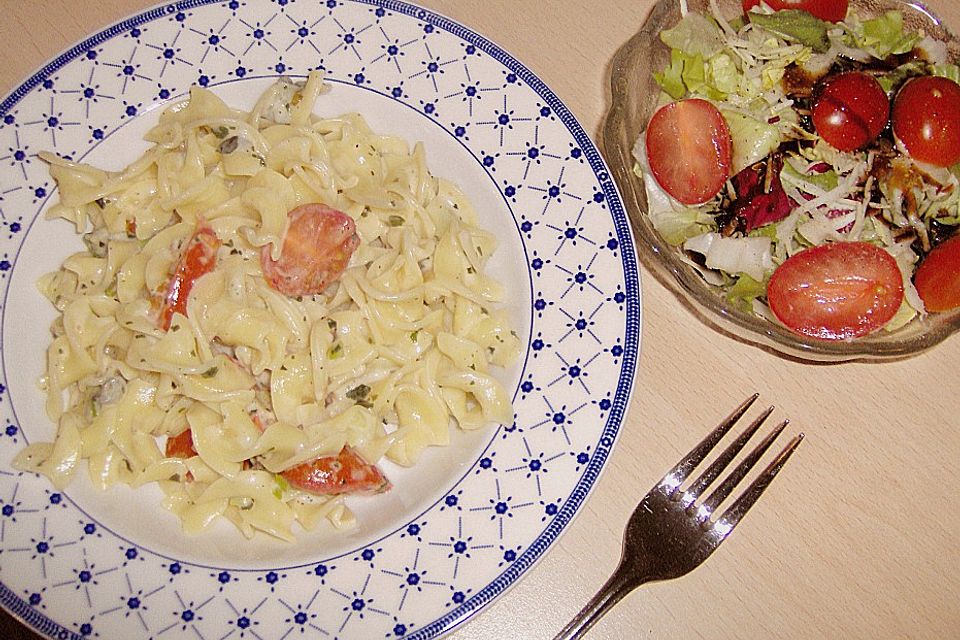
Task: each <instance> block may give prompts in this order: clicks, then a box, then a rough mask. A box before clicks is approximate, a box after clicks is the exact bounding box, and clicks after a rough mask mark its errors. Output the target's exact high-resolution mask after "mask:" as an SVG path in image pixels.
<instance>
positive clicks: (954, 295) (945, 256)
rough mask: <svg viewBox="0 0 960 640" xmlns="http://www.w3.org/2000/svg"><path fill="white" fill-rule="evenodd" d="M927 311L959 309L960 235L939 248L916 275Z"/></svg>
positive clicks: (923, 263) (915, 281)
mask: <svg viewBox="0 0 960 640" xmlns="http://www.w3.org/2000/svg"><path fill="white" fill-rule="evenodd" d="M913 284H914V286H916V287H917V293H919V294H920V298H921V299H922V300H923V306H925V307H926V308H927V311H949V310H950V309H956V308H957V307H960V235H958V236H953V237H952V238H950V239H948V240H946V241H944V242H942V243H941V244H939V245H937V246H936V247H935V248H934V249H933V251H931V252H930V253H928V254H927V257H926V258H924V260H923V262H921V263H920V266H919V267H917V272H916V273H915V274H914V276H913Z"/></svg>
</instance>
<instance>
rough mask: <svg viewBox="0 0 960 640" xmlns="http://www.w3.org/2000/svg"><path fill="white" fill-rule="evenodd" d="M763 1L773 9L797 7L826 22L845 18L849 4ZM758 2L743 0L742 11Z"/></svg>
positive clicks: (816, 0)
mask: <svg viewBox="0 0 960 640" xmlns="http://www.w3.org/2000/svg"><path fill="white" fill-rule="evenodd" d="M765 2H766V3H767V6H769V7H770V8H771V9H773V10H774V11H782V10H783V9H798V10H800V11H806V12H807V13H809V14H811V15H813V16H815V17H817V18H820V19H821V20H826V21H828V22H840V21H841V20H843V19H844V18H846V17H847V8H848V7H849V5H850V2H849V0H765ZM759 4H760V0H743V11H744V13H746V12H747V11H750V9H752V8H754V7H756V6H758V5H759Z"/></svg>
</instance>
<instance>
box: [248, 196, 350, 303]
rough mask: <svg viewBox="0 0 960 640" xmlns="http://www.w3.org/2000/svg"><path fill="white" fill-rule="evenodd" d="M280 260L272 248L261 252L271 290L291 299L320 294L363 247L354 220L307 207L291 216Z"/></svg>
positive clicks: (319, 207) (324, 208)
mask: <svg viewBox="0 0 960 640" xmlns="http://www.w3.org/2000/svg"><path fill="white" fill-rule="evenodd" d="M288 215H289V218H290V223H289V225H288V226H287V235H286V237H285V238H284V240H283V247H282V249H281V251H280V259H279V260H276V261H274V260H273V258H271V257H270V245H267V246H265V247H263V249H262V250H261V252H260V266H261V267H263V275H264V277H265V278H266V279H267V282H268V283H269V284H270V286H271V287H273V288H274V289H276V290H277V291H279V292H280V293H283V294H285V295H288V296H310V295H313V294H315V293H320V292H321V291H323V290H324V289H326V288H327V286H329V285H330V283H332V282H333V281H335V280H336V279H337V278H339V277H340V274H342V273H343V270H344V269H346V268H347V263H348V262H350V256H351V255H353V252H354V251H355V250H356V248H357V247H358V246H359V245H360V237H359V236H357V231H356V225H354V222H353V218H351V217H350V216H348V215H347V214H345V213H342V212H340V211H337V210H336V209H331V208H330V207H327V206H326V205H322V204H305V205H301V206H299V207H297V208H296V209H294V210H293V211H291V212H290V213H289V214H288Z"/></svg>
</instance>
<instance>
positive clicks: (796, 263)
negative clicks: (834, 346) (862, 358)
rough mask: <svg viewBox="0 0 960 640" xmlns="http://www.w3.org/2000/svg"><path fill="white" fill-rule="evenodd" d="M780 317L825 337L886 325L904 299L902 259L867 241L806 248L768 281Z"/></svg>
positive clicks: (805, 331) (795, 327) (802, 330)
mask: <svg viewBox="0 0 960 640" xmlns="http://www.w3.org/2000/svg"><path fill="white" fill-rule="evenodd" d="M767 301H768V302H769V304H770V309H771V311H773V313H774V315H775V316H776V317H777V318H779V320H780V321H781V322H782V323H783V324H785V325H786V326H787V327H789V328H790V329H791V330H793V331H795V332H796V333H799V334H801V335H805V336H810V337H812V338H821V339H824V340H847V339H850V338H858V337H860V336H864V335H866V334H868V333H870V332H871V331H875V330H876V329H879V328H880V327H882V326H883V325H885V324H886V323H887V322H888V321H889V320H890V319H891V318H893V316H894V315H895V314H896V313H897V310H898V309H899V308H900V304H901V302H902V301H903V278H902V276H901V275H900V269H899V267H897V261H896V260H894V258H893V256H891V255H890V254H889V253H888V252H886V251H885V250H883V249H881V248H880V247H877V246H874V245H872V244H868V243H866V242H834V243H830V244H823V245H820V246H818V247H812V248H810V249H805V250H803V251H801V252H800V253H797V254H795V255H793V256H791V257H790V258H788V259H787V260H786V261H785V262H784V263H783V264H781V265H780V266H779V267H778V268H777V269H776V271H774V272H773V276H771V278H770V282H769V284H768V285H767Z"/></svg>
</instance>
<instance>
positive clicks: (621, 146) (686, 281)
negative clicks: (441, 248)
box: [600, 0, 960, 363]
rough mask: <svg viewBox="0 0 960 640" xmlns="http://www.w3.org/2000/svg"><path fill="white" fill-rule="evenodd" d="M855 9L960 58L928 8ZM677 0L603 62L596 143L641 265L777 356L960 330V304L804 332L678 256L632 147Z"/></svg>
mask: <svg viewBox="0 0 960 640" xmlns="http://www.w3.org/2000/svg"><path fill="white" fill-rule="evenodd" d="M718 4H719V6H720V8H721V11H722V12H723V13H724V15H727V16H730V17H733V16H735V15H738V14H739V13H740V12H741V11H742V9H741V3H740V0H720V1H719V2H718ZM688 6H689V7H690V8H691V10H704V9H705V7H707V6H708V2H707V0H688ZM851 6H852V7H854V8H856V9H857V11H858V12H859V13H860V15H866V16H873V15H878V14H880V13H882V12H883V11H886V10H889V9H898V10H900V11H901V12H903V14H904V18H905V21H906V23H907V24H908V25H909V26H911V27H912V28H915V29H917V28H922V29H923V30H924V31H925V32H926V33H928V34H930V35H932V36H934V37H936V38H938V39H941V40H944V41H946V42H947V44H948V55H949V57H950V58H951V59H952V60H953V61H958V60H960V40H958V39H957V38H956V36H954V35H953V34H952V33H951V32H950V31H949V30H948V29H947V28H946V27H945V26H944V25H943V24H942V22H941V20H940V19H939V18H938V17H937V16H936V15H935V14H934V13H933V12H931V11H930V10H929V9H927V8H926V7H924V6H923V5H921V4H919V3H917V2H907V1H905V0H852V2H851ZM678 7H679V3H678V0H658V2H657V3H656V4H655V5H654V7H653V9H652V10H651V11H650V14H649V15H648V17H647V20H646V21H645V22H644V24H643V26H642V28H641V29H640V31H639V32H637V33H636V34H635V35H634V36H633V37H632V38H631V39H630V40H628V41H627V42H626V43H625V44H624V45H623V46H622V47H621V48H620V49H619V50H618V51H617V53H616V55H615V57H614V59H613V62H612V64H611V66H610V90H611V102H610V107H609V109H608V111H607V113H606V115H605V117H604V120H603V123H602V125H601V131H600V138H601V139H600V146H601V148H602V150H603V153H604V156H605V157H606V160H607V163H608V165H609V166H610V171H611V173H612V175H613V178H614V180H615V181H616V183H617V186H618V187H619V189H620V193H621V194H622V196H623V203H624V206H625V207H626V210H627V213H628V216H629V218H630V223H631V226H632V227H633V232H634V237H635V241H636V246H637V253H638V256H639V258H640V260H641V262H642V263H643V265H644V266H645V267H646V268H647V269H648V270H649V271H650V272H652V273H653V275H654V276H656V277H657V279H658V280H660V282H662V283H663V284H664V285H665V286H666V287H667V288H668V289H670V290H672V291H673V293H674V294H675V295H677V296H678V297H679V298H680V300H681V301H682V302H683V303H684V304H685V306H687V307H688V308H689V309H690V310H691V311H692V312H693V313H694V314H695V315H697V316H698V317H699V318H700V319H701V320H702V321H703V322H705V323H706V324H708V325H710V326H711V327H713V328H714V329H717V330H719V331H721V332H722V333H726V334H728V335H729V336H731V337H733V338H735V339H738V340H740V341H744V342H747V343H750V344H753V345H756V346H759V347H761V348H764V349H766V350H768V351H773V352H775V353H777V354H779V355H782V356H785V357H788V358H791V359H797V360H801V361H806V362H821V363H831V362H846V361H864V362H882V361H890V360H899V359H904V358H909V357H912V356H915V355H917V354H920V353H922V352H924V351H926V350H928V349H930V348H932V347H934V346H936V345H937V344H939V343H940V342H942V341H943V340H945V339H946V338H948V337H949V336H951V335H952V334H953V333H955V332H957V331H958V330H960V309H954V310H952V311H949V312H943V313H935V314H928V315H927V316H926V317H924V318H921V319H914V320H913V321H912V322H910V323H909V324H908V325H906V326H905V327H902V328H900V329H898V330H896V331H891V332H887V331H885V330H882V329H881V330H880V331H878V332H875V333H872V334H870V335H868V336H865V337H863V338H858V339H855V340H849V341H826V340H818V339H814V338H806V337H804V336H801V335H798V334H795V333H793V332H792V331H790V330H789V329H787V328H786V327H784V326H782V325H780V324H778V323H774V322H771V321H769V320H766V319H763V318H760V317H758V316H755V315H753V314H749V313H746V312H744V311H742V310H740V309H739V308H737V307H735V306H732V305H729V304H727V302H726V300H725V299H724V297H723V296H722V295H720V294H719V293H718V292H717V290H716V289H715V288H714V287H712V286H711V285H709V284H707V283H706V282H705V281H704V280H703V278H702V277H700V275H699V274H698V273H697V272H696V271H695V270H694V269H692V268H691V267H690V266H689V265H688V264H686V263H685V262H683V260H681V258H680V254H679V252H678V250H677V249H676V248H675V247H673V246H671V245H669V244H668V243H666V242H665V241H664V240H663V239H662V238H661V237H660V236H659V234H658V233H657V232H656V231H655V230H654V228H653V226H652V225H651V224H650V221H649V218H648V217H647V216H646V215H645V211H646V196H645V193H644V190H643V184H642V181H641V180H640V178H638V177H637V176H636V175H635V174H634V173H633V157H632V155H631V149H632V148H633V144H634V142H635V141H636V139H637V136H638V135H639V134H640V132H641V131H642V130H643V129H644V128H646V123H647V121H648V120H649V119H650V116H651V115H652V113H653V109H654V106H655V104H656V101H657V96H658V94H659V87H657V85H656V83H655V82H654V80H653V75H652V74H653V71H655V70H659V69H661V68H662V67H664V66H666V64H667V63H668V61H669V56H670V53H669V50H668V49H667V47H666V46H665V45H663V44H662V43H661V42H660V39H659V37H658V34H659V32H660V31H661V30H663V29H665V28H668V27H670V26H672V25H673V24H676V22H677V20H679V8H678Z"/></svg>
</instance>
